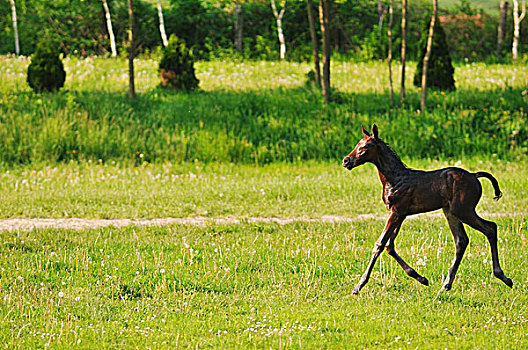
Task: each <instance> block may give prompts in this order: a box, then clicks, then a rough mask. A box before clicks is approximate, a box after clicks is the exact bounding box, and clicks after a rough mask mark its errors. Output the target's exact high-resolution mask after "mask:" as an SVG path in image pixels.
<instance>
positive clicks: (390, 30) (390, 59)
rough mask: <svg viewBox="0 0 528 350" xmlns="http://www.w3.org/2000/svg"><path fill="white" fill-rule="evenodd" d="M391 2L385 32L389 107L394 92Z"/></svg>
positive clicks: (392, 102)
mask: <svg viewBox="0 0 528 350" xmlns="http://www.w3.org/2000/svg"><path fill="white" fill-rule="evenodd" d="M392 7H393V6H392V0H390V3H389V28H388V30H387V36H388V37H389V54H388V57H387V63H388V65H389V93H390V103H391V107H392V106H393V105H394V90H393V88H392Z"/></svg>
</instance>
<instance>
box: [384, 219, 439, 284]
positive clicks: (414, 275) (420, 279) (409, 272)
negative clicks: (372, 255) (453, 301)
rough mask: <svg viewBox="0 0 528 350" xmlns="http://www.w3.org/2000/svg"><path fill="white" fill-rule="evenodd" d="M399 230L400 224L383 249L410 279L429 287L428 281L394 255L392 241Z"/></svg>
mask: <svg viewBox="0 0 528 350" xmlns="http://www.w3.org/2000/svg"><path fill="white" fill-rule="evenodd" d="M400 228H401V223H400V226H398V227H397V228H396V230H394V233H393V234H392V236H391V238H390V240H389V243H388V244H387V246H386V247H385V249H386V250H387V253H388V254H389V255H390V256H392V257H393V258H394V259H395V260H396V261H397V262H398V264H400V266H401V267H402V268H403V270H404V271H405V273H406V274H407V275H409V276H410V277H412V278H414V279H415V280H417V281H418V282H420V283H421V284H423V285H425V286H428V285H429V281H428V280H427V278H425V277H423V276H420V275H419V274H418V273H417V272H416V271H415V270H414V269H413V268H412V267H410V266H409V265H408V264H407V263H406V262H405V261H404V260H403V259H402V258H401V257H400V256H399V255H398V253H396V250H395V249H394V240H395V239H396V236H397V235H398V232H400Z"/></svg>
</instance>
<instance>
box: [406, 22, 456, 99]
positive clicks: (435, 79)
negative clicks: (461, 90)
mask: <svg viewBox="0 0 528 350" xmlns="http://www.w3.org/2000/svg"><path fill="white" fill-rule="evenodd" d="M429 25H430V23H429V22H428V21H426V22H424V23H423V25H422V35H421V38H420V42H419V44H418V47H419V50H420V53H419V56H418V64H417V66H416V71H415V73H414V79H413V83H414V86H417V87H420V86H422V72H423V60H424V57H425V52H426V50H427V37H428V36H429ZM454 74H455V68H453V63H452V62H451V56H450V55H449V47H448V46H447V41H446V36H445V32H444V29H443V28H442V25H441V24H440V21H438V19H437V20H436V21H435V27H434V34H433V45H432V48H431V57H430V59H429V63H428V65H427V87H428V88H432V89H438V90H455V79H454V77H453V76H454Z"/></svg>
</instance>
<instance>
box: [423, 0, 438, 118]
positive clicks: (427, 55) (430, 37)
mask: <svg viewBox="0 0 528 350" xmlns="http://www.w3.org/2000/svg"><path fill="white" fill-rule="evenodd" d="M437 13H438V0H433V15H432V16H431V24H430V25H429V35H428V37H427V48H426V50H425V57H424V61H423V72H422V101H421V103H420V107H421V112H422V113H425V109H426V105H425V102H426V100H427V65H428V64H429V59H430V58H431V49H432V47H433V35H434V26H435V23H436V15H437Z"/></svg>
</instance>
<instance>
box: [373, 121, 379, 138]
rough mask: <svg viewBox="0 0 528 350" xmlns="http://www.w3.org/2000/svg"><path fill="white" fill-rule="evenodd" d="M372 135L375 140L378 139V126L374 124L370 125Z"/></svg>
mask: <svg viewBox="0 0 528 350" xmlns="http://www.w3.org/2000/svg"><path fill="white" fill-rule="evenodd" d="M372 135H374V138H375V139H376V140H377V139H378V126H377V125H376V124H373V125H372Z"/></svg>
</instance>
